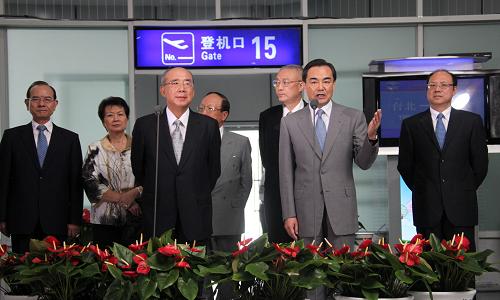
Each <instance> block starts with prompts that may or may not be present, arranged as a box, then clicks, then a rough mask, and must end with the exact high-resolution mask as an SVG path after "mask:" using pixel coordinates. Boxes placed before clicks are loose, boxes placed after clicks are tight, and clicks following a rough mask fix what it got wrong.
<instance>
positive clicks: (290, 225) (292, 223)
mask: <svg viewBox="0 0 500 300" xmlns="http://www.w3.org/2000/svg"><path fill="white" fill-rule="evenodd" d="M284 227H285V230H286V232H287V233H288V235H289V236H290V237H291V238H292V239H294V240H298V239H299V237H298V235H299V222H298V221H297V218H295V217H292V218H288V219H286V220H285V225H284Z"/></svg>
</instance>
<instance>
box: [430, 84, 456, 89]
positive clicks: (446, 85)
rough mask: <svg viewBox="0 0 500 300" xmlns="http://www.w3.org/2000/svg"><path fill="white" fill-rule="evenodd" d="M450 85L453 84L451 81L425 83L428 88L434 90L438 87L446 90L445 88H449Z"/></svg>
mask: <svg viewBox="0 0 500 300" xmlns="http://www.w3.org/2000/svg"><path fill="white" fill-rule="evenodd" d="M452 86H453V83H429V84H427V88H428V89H429V90H434V89H436V88H440V89H442V90H446V89H448V88H450V87H452Z"/></svg>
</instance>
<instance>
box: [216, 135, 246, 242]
mask: <svg viewBox="0 0 500 300" xmlns="http://www.w3.org/2000/svg"><path fill="white" fill-rule="evenodd" d="M251 152H252V148H251V147H250V141H249V140H248V138H247V137H244V136H242V135H239V134H236V133H233V132H230V131H225V132H224V135H223V136H222V143H221V148H220V153H221V154H220V159H221V175H220V177H219V179H218V180H217V183H216V184H215V188H214V189H213V191H212V205H213V210H212V211H213V220H212V224H213V235H214V236H217V235H240V234H242V233H243V232H244V231H245V205H246V203H247V200H248V195H249V194H250V190H251V189H252V157H251Z"/></svg>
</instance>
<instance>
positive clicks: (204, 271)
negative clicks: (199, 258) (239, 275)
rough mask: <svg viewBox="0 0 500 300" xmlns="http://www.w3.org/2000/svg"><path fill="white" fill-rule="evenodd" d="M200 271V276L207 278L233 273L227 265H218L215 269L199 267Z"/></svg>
mask: <svg viewBox="0 0 500 300" xmlns="http://www.w3.org/2000/svg"><path fill="white" fill-rule="evenodd" d="M198 269H199V270H200V272H199V274H198V275H200V276H201V277H205V276H207V275H210V274H229V273H231V270H230V269H229V268H228V267H226V266H225V265H216V266H213V267H204V266H201V265H200V266H198Z"/></svg>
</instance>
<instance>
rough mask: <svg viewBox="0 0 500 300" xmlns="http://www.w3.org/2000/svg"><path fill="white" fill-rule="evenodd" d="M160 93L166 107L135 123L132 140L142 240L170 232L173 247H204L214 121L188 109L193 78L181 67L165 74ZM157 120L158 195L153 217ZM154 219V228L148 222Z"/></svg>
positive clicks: (216, 159) (214, 164)
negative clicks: (189, 244) (174, 240)
mask: <svg viewBox="0 0 500 300" xmlns="http://www.w3.org/2000/svg"><path fill="white" fill-rule="evenodd" d="M160 93H161V95H162V96H163V97H164V98H165V100H166V104H167V106H166V108H165V109H164V110H163V111H162V112H161V114H159V115H158V116H156V115H155V114H151V115H147V116H144V117H141V118H139V119H138V120H137V121H136V123H135V126H134V130H133V139H132V154H131V161H132V169H133V171H134V175H135V178H136V181H137V182H138V184H139V185H142V186H143V187H144V190H143V194H142V200H141V202H140V205H141V209H142V212H143V223H144V231H145V235H146V236H147V237H150V236H152V235H153V234H156V235H160V234H162V233H163V232H164V231H166V230H168V229H172V228H175V231H174V237H175V238H177V240H178V241H179V242H193V241H195V240H196V241H197V244H205V245H208V241H209V239H210V235H211V234H212V197H211V191H212V189H213V188H214V186H215V183H216V182H217V178H218V177H219V175H220V143H221V141H220V134H219V126H218V124H217V122H216V121H215V120H214V119H212V118H210V117H207V116H204V115H201V114H199V113H196V112H193V111H191V110H190V109H189V105H190V104H191V102H192V100H193V97H194V93H195V91H194V86H193V75H192V74H191V72H189V71H188V70H186V69H184V68H173V69H170V70H168V71H166V72H165V73H164V74H163V76H162V80H161V86H160ZM157 118H159V120H158V121H159V132H158V138H159V151H158V182H157V183H158V190H157V193H158V194H157V195H158V196H157V204H156V215H155V174H156V158H155V156H156V139H157V132H156V128H157ZM155 217H156V228H154V221H155Z"/></svg>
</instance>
